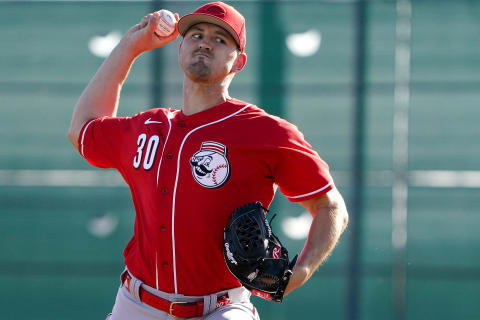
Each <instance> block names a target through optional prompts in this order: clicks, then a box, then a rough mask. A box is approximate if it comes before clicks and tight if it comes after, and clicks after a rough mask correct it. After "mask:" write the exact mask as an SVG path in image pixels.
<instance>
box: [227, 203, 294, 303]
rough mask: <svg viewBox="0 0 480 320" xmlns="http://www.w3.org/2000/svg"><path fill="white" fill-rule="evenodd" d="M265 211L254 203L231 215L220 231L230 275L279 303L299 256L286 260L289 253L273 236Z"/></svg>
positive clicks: (263, 296) (266, 298) (255, 293)
mask: <svg viewBox="0 0 480 320" xmlns="http://www.w3.org/2000/svg"><path fill="white" fill-rule="evenodd" d="M265 211H267V212H268V210H267V209H265V208H264V207H263V206H262V204H261V203H260V202H258V201H257V202H255V203H248V204H246V205H244V206H241V207H239V208H237V209H236V210H235V211H234V212H233V213H232V216H231V217H230V221H229V223H228V225H227V226H226V227H225V229H224V232H223V242H224V243H223V244H224V246H223V255H224V257H225V261H226V264H227V267H228V269H229V270H230V272H231V273H232V274H233V275H234V276H235V277H236V278H237V279H238V281H240V283H241V284H242V285H243V286H244V287H245V288H247V289H248V290H250V291H251V292H252V294H254V295H256V296H259V297H261V298H263V299H265V300H268V301H274V302H282V299H283V295H284V293H285V288H286V286H287V284H288V281H289V280H290V276H291V275H292V269H293V266H294V265H295V262H296V261H297V256H298V255H297V256H295V257H294V258H293V259H292V261H289V259H288V251H287V249H286V248H285V247H284V246H283V245H282V243H281V242H280V240H279V239H278V238H277V236H276V235H275V234H273V232H272V229H271V227H270V224H269V223H268V220H267V218H266V214H265ZM274 217H275V216H273V217H272V219H271V220H273V218H274ZM271 220H270V222H271Z"/></svg>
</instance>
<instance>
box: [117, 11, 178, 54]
mask: <svg viewBox="0 0 480 320" xmlns="http://www.w3.org/2000/svg"><path fill="white" fill-rule="evenodd" d="M175 19H176V20H177V23H178V20H179V16H178V13H175ZM159 20H160V14H159V13H158V12H153V13H150V14H148V15H146V16H145V17H143V18H142V20H141V21H140V23H138V24H136V25H134V26H133V27H131V28H130V29H129V30H128V31H127V32H126V33H125V35H124V36H123V38H122V40H121V42H122V43H123V45H125V47H126V48H127V50H129V51H130V53H131V54H133V55H134V56H135V57H137V56H139V55H140V54H142V53H143V52H145V51H149V50H152V49H156V48H160V47H162V46H164V45H165V44H167V43H169V42H172V41H175V39H177V37H178V35H179V32H178V28H177V26H175V30H174V31H173V33H172V34H171V35H169V36H167V37H160V36H158V35H157V34H156V33H155V29H156V27H157V25H158V21H159Z"/></svg>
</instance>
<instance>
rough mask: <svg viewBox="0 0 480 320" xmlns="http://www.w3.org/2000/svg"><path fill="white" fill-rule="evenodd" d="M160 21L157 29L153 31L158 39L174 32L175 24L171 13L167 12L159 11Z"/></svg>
mask: <svg viewBox="0 0 480 320" xmlns="http://www.w3.org/2000/svg"><path fill="white" fill-rule="evenodd" d="M158 13H160V20H159V21H158V25H157V28H156V29H155V33H156V34H157V35H158V36H160V37H167V36H169V35H171V34H172V33H173V31H174V30H175V24H176V23H177V20H176V19H175V16H174V15H173V13H172V12H170V11H168V10H164V9H163V10H160V11H158Z"/></svg>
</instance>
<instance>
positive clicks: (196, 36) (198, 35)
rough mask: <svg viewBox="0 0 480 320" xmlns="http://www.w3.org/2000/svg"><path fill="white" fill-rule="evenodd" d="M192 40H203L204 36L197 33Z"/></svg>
mask: <svg viewBox="0 0 480 320" xmlns="http://www.w3.org/2000/svg"><path fill="white" fill-rule="evenodd" d="M192 38H194V39H201V38H202V36H201V35H200V34H198V33H195V34H193V35H192Z"/></svg>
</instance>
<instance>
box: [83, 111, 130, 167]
mask: <svg viewBox="0 0 480 320" xmlns="http://www.w3.org/2000/svg"><path fill="white" fill-rule="evenodd" d="M126 119H127V118H120V117H114V118H112V117H102V118H98V119H92V120H89V121H87V123H85V125H84V126H83V128H82V130H81V131H80V135H79V137H78V151H79V152H80V154H81V155H82V156H83V157H84V158H85V159H86V160H87V161H88V162H89V163H90V164H92V165H94V166H95V167H99V168H118V167H119V163H118V162H119V160H120V159H121V157H120V156H119V155H120V154H121V147H122V137H123V136H124V133H125V132H126V131H127V128H128V127H127V124H128V123H127V121H126Z"/></svg>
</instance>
